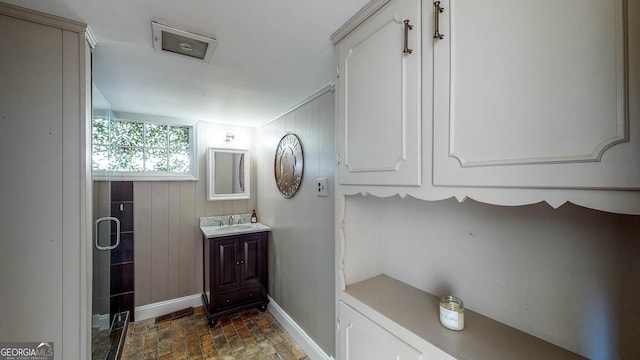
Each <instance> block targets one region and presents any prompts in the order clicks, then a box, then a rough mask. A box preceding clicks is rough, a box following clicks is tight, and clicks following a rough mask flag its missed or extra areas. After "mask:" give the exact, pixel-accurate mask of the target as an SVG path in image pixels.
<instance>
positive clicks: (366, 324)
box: [338, 301, 423, 360]
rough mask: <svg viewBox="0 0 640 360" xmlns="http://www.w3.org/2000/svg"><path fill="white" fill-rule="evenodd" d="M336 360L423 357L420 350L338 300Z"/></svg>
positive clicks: (390, 359) (387, 359)
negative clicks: (338, 326) (338, 332)
mask: <svg viewBox="0 0 640 360" xmlns="http://www.w3.org/2000/svg"><path fill="white" fill-rule="evenodd" d="M339 311H340V317H339V319H340V320H339V321H340V329H339V331H340V339H339V342H340V344H339V349H338V351H339V352H338V359H339V360H362V359H367V360H409V359H423V356H422V353H421V352H420V351H418V350H417V349H415V348H414V347H412V346H411V345H409V344H407V343H406V342H404V341H402V340H401V339H399V338H397V337H396V336H395V335H393V334H392V333H390V332H388V331H387V330H385V329H383V328H382V327H381V326H380V325H378V324H376V323H374V322H373V321H371V320H370V319H369V318H367V317H365V316H364V315H362V314H360V313H359V312H357V311H356V310H354V309H353V308H351V307H350V306H349V305H347V304H345V303H344V302H342V301H340V310H339Z"/></svg>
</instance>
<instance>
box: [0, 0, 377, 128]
mask: <svg viewBox="0 0 640 360" xmlns="http://www.w3.org/2000/svg"><path fill="white" fill-rule="evenodd" d="M2 1H5V2H8V3H11V4H14V5H18V6H23V7H28V8H32V9H35V10H39V11H44V12H48V13H51V14H54V15H58V16H62V17H66V18H70V19H73V20H78V21H81V22H84V23H87V24H89V27H90V29H91V31H92V33H93V35H94V36H95V38H96V39H97V42H98V44H97V46H96V49H95V50H94V57H93V79H94V82H95V84H96V85H97V86H98V87H99V88H100V90H101V92H102V93H103V94H104V95H105V97H106V98H107V99H108V100H109V102H110V103H111V106H112V108H113V110H115V111H120V112H128V113H136V114H144V115H154V116H162V117H170V118H178V119H185V120H192V121H193V120H206V121H215V122H221V123H232V124H237V125H246V126H260V125H263V124H265V123H267V122H269V121H271V120H273V119H275V118H277V117H278V116H280V115H282V114H283V113H285V112H286V111H288V110H290V109H291V108H292V107H294V106H295V105H297V104H299V103H300V102H301V101H302V100H303V99H305V98H307V97H308V96H310V95H311V94H313V93H314V92H316V91H318V90H319V89H321V88H323V87H324V86H326V85H328V84H330V83H332V82H334V80H335V66H334V59H333V46H332V44H331V42H330V40H329V36H330V35H331V34H332V33H333V32H334V31H335V30H337V29H338V28H339V27H340V26H341V25H342V24H343V23H345V22H346V21H347V20H348V19H349V18H350V17H351V16H352V15H354V14H355V13H356V12H357V11H358V10H359V9H360V8H362V7H363V6H364V5H365V4H366V3H367V2H368V0H323V1H318V0H262V1H259V0H180V1H171V0H136V1H131V0H110V1H104V0H47V1H43V0H2ZM151 21H158V22H160V23H163V24H165V25H169V26H173V27H176V28H179V29H182V30H187V31H192V32H195V33H198V34H203V35H208V36H213V37H215V38H216V39H217V45H216V48H215V52H214V54H213V61H212V63H210V64H208V63H203V62H199V61H197V60H191V59H189V58H186V57H183V56H177V55H172V54H165V53H159V52H156V51H154V50H153V43H152V37H151Z"/></svg>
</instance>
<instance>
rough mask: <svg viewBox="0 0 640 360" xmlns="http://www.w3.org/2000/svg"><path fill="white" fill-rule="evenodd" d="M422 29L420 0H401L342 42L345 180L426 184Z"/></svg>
mask: <svg viewBox="0 0 640 360" xmlns="http://www.w3.org/2000/svg"><path fill="white" fill-rule="evenodd" d="M404 20H408V21H409V23H410V25H412V26H413V30H408V29H407V31H405V24H404V22H403V21H404ZM420 26H421V17H420V1H416V0H396V1H392V2H390V3H389V4H387V5H385V6H384V7H383V8H382V9H380V10H378V12H376V13H375V14H374V15H373V16H372V17H370V18H369V19H367V20H366V21H365V22H364V23H362V24H361V25H360V26H359V27H358V28H357V29H356V30H354V31H353V32H352V33H351V34H349V35H348V36H347V37H345V38H344V39H343V40H341V41H340V43H338V44H337V45H336V52H337V61H338V86H337V90H336V92H337V94H336V100H337V112H338V113H337V118H338V129H337V137H338V138H337V142H338V152H339V154H338V156H339V162H340V166H339V171H338V176H339V180H340V183H342V184H378V185H420V184H421V169H420V164H421V161H420V154H421V147H420V146H421V145H420V144H421V142H420V138H421V135H420V122H421V118H420V54H421V50H420V44H421V42H420ZM405 35H406V37H405ZM405 41H406V44H407V48H410V49H411V50H413V51H412V52H411V53H405V52H403V50H404V44H405Z"/></svg>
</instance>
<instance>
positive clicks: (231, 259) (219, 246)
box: [212, 237, 240, 292]
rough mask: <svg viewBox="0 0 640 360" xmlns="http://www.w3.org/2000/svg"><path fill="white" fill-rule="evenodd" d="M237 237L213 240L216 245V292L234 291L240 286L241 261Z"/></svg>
mask: <svg viewBox="0 0 640 360" xmlns="http://www.w3.org/2000/svg"><path fill="white" fill-rule="evenodd" d="M238 240H239V238H237V237H228V238H223V239H219V240H212V241H213V242H214V243H215V254H214V263H213V264H212V265H213V266H214V278H215V282H214V284H215V291H216V292H223V291H228V290H233V289H235V288H237V287H238V286H240V260H239V257H238V252H239V251H240V249H239V247H238Z"/></svg>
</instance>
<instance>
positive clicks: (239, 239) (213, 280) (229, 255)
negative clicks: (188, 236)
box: [202, 231, 269, 326]
mask: <svg viewBox="0 0 640 360" xmlns="http://www.w3.org/2000/svg"><path fill="white" fill-rule="evenodd" d="M268 235H269V232H268V231H262V232H253V233H246V234H234V235H228V236H217V237H207V236H206V235H203V242H202V247H203V252H202V254H203V255H202V256H203V264H204V266H203V272H204V273H203V293H202V303H203V305H204V310H205V313H206V315H207V319H208V321H209V325H210V326H214V325H215V324H216V322H217V319H218V318H219V317H220V316H222V315H226V314H229V313H232V312H235V311H237V310H239V309H243V308H250V307H257V308H259V309H260V311H265V310H266V309H267V304H268V303H269V299H268V298H267V289H268V268H267V258H268V257H267V255H268V248H267V247H268Z"/></svg>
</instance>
